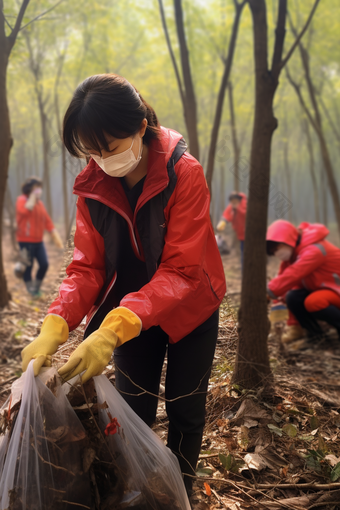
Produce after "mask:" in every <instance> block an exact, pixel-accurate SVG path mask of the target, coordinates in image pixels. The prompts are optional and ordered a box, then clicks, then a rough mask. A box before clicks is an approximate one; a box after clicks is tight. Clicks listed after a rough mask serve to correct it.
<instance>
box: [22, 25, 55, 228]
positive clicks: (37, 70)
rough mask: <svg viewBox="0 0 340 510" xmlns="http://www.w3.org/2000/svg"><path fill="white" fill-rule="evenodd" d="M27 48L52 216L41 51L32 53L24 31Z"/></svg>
mask: <svg viewBox="0 0 340 510" xmlns="http://www.w3.org/2000/svg"><path fill="white" fill-rule="evenodd" d="M24 35H25V39H26V44H27V49H28V53H29V66H30V70H31V73H32V75H33V78H34V88H35V94H36V97H37V102H38V109H39V117H40V129H41V139H42V153H43V189H44V195H45V203H46V209H47V212H48V214H49V215H50V216H51V218H53V209H52V197H51V184H50V139H49V133H48V125H49V121H48V117H47V113H46V99H45V98H44V92H43V88H42V85H41V64H42V58H43V52H41V51H40V49H38V55H36V56H35V55H34V53H33V49H32V46H31V40H30V36H29V34H28V32H27V31H25V32H24Z"/></svg>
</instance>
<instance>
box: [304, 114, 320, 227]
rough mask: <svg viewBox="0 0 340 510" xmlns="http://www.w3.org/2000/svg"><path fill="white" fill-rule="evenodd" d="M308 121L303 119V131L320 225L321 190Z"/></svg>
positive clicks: (316, 217)
mask: <svg viewBox="0 0 340 510" xmlns="http://www.w3.org/2000/svg"><path fill="white" fill-rule="evenodd" d="M308 122H309V121H308V120H307V119H303V121H302V129H303V131H304V133H305V136H306V141H307V150H308V155H309V171H310V176H311V180H312V185H313V195H314V206H315V221H316V222H317V223H320V199H319V190H318V183H317V178H316V173H315V158H314V149H313V142H312V137H311V134H310V130H309V124H308Z"/></svg>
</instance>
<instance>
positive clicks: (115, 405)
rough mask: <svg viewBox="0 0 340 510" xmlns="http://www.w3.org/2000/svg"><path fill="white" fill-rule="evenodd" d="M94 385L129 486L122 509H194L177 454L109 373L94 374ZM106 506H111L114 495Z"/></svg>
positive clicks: (112, 448) (102, 424)
mask: <svg viewBox="0 0 340 510" xmlns="http://www.w3.org/2000/svg"><path fill="white" fill-rule="evenodd" d="M94 384H95V389H96V393H97V401H98V404H99V425H100V427H101V429H102V430H104V434H105V435H106V437H107V442H108V445H109V448H110V451H111V452H112V454H113V455H114V457H115V462H116V465H117V468H118V470H119V472H120V474H121V476H123V478H124V481H125V483H126V485H127V487H128V492H126V493H125V494H124V498H125V502H126V503H125V506H123V500H122V501H121V504H122V506H121V507H119V508H131V509H132V508H134V509H136V510H137V509H138V510H148V509H157V510H176V509H178V510H182V509H183V510H184V509H190V508H191V507H190V505H189V501H188V498H187V494H186V491H185V487H184V483H183V480H182V476H181V473H180V468H179V464H178V460H177V458H176V457H175V455H174V454H173V453H172V452H171V451H170V450H169V448H167V447H166V446H165V445H164V444H163V443H162V441H161V440H160V438H159V437H158V436H157V435H156V434H155V433H154V432H153V431H152V430H151V429H150V428H149V427H148V426H147V425H146V424H145V423H144V422H143V421H142V420H141V419H140V418H139V417H138V416H137V415H136V413H135V412H134V411H132V409H131V408H130V406H129V405H128V404H127V403H126V402H125V400H124V399H123V398H122V397H121V396H120V395H119V393H118V392H117V390H116V389H115V388H114V387H113V386H112V384H111V383H110V381H109V380H108V379H107V378H106V377H105V376H103V375H101V376H99V377H94ZM105 404H106V405H107V408H105V407H104V406H105ZM104 508H105V509H106V508H107V509H109V508H111V506H110V496H108V497H107V506H105V507H104Z"/></svg>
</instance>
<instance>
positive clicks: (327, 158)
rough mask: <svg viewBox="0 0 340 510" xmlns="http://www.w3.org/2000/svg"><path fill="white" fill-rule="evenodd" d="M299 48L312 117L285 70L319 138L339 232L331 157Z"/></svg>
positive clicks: (339, 209)
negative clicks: (312, 111)
mask: <svg viewBox="0 0 340 510" xmlns="http://www.w3.org/2000/svg"><path fill="white" fill-rule="evenodd" d="M299 48H300V56H301V62H302V66H303V68H304V71H305V79H306V84H307V88H308V92H309V97H310V100H311V103H312V106H313V110H314V117H313V115H312V114H311V112H310V110H309V108H308V106H307V105H306V103H305V100H304V98H303V96H302V93H301V89H300V85H298V84H297V83H296V82H295V81H294V80H293V78H292V77H291V75H290V74H289V72H288V71H287V77H288V80H289V82H290V83H291V85H292V86H293V88H294V90H295V92H296V94H297V96H298V99H299V101H300V104H301V106H302V109H303V110H304V112H305V113H306V115H307V117H308V119H309V121H310V123H311V125H312V126H313V129H314V131H315V133H316V135H317V137H318V139H319V144H320V151H321V156H322V160H323V164H324V168H325V170H326V175H327V180H328V186H329V191H330V194H331V197H332V202H333V208H334V212H335V218H336V222H337V226H338V232H339V234H340V198H339V191H338V186H337V182H336V179H335V172H334V169H333V165H332V161H331V157H330V154H329V150H328V146H327V142H326V138H325V135H324V131H323V127H322V120H321V115H320V110H319V105H318V101H317V98H316V93H315V88H314V84H313V81H312V78H311V74H310V68H309V55H308V53H307V50H306V49H305V48H304V47H303V46H302V43H300V44H299Z"/></svg>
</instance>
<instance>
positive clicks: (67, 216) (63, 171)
mask: <svg viewBox="0 0 340 510" xmlns="http://www.w3.org/2000/svg"><path fill="white" fill-rule="evenodd" d="M65 54H66V53H65V52H64V53H62V54H61V55H60V57H59V66H58V72H57V76H56V80H55V86H54V105H55V113H56V119H57V129H58V135H59V136H60V139H61V136H62V128H61V120H60V110H59V95H58V87H59V82H60V77H61V73H62V69H63V64H64V60H65ZM61 178H62V187H63V201H64V229H65V238H66V240H67V234H68V231H69V222H70V221H71V219H70V213H69V207H68V191H67V172H66V148H65V145H64V144H63V143H61Z"/></svg>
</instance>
